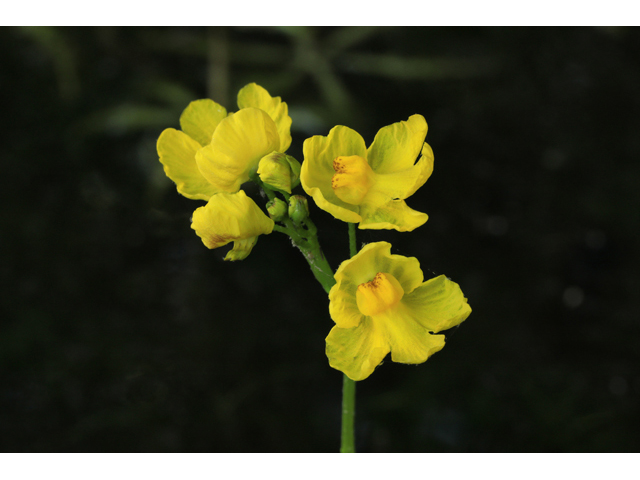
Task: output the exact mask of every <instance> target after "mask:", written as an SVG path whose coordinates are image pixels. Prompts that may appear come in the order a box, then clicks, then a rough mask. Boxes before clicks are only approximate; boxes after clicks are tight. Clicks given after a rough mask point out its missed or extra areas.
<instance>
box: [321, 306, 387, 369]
mask: <svg viewBox="0 0 640 480" xmlns="http://www.w3.org/2000/svg"><path fill="white" fill-rule="evenodd" d="M326 344H327V348H326V353H327V357H328V358H329V365H331V366H332V367H333V368H335V369H336V370H340V371H341V372H342V373H344V374H345V375H346V376H347V377H349V378H350V379H351V380H356V381H358V380H364V379H365V378H367V377H368V376H369V375H371V374H372V373H373V370H374V369H375V368H376V367H377V366H378V365H380V362H382V360H383V359H384V357H385V356H386V355H387V353H389V346H388V344H387V342H386V340H385V338H384V332H383V330H382V329H381V328H380V327H379V326H376V325H375V323H374V322H373V321H372V319H371V318H368V317H366V318H365V319H364V320H363V322H362V323H361V324H360V325H359V326H357V327H354V328H340V327H337V326H336V327H333V328H332V329H331V331H330V332H329V335H328V336H327V338H326Z"/></svg>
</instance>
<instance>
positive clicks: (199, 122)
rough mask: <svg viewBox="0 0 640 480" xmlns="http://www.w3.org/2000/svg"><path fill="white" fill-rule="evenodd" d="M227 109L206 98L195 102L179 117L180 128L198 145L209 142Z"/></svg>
mask: <svg viewBox="0 0 640 480" xmlns="http://www.w3.org/2000/svg"><path fill="white" fill-rule="evenodd" d="M226 116H227V109H226V108H224V107H223V106H222V105H219V104H217V103H216V102H214V101H213V100H209V99H208V98H205V99H202V100H195V101H193V102H191V103H190V104H189V105H188V106H187V108H185V109H184V111H183V112H182V115H180V128H181V129H182V131H183V132H184V133H186V134H187V135H189V136H190V137H191V138H193V139H194V140H195V141H196V142H198V143H199V144H200V145H203V146H204V145H207V144H209V142H211V136H212V135H213V132H214V130H215V129H216V127H217V126H218V124H219V123H220V121H221V120H222V119H223V118H225V117H226Z"/></svg>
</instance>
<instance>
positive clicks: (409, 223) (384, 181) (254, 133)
mask: <svg viewBox="0 0 640 480" xmlns="http://www.w3.org/2000/svg"><path fill="white" fill-rule="evenodd" d="M238 108H239V110H238V111H237V112H235V113H228V112H227V110H226V109H225V108H224V107H223V106H221V105H219V104H217V103H216V102H214V101H212V100H208V99H204V100H196V101H194V102H191V103H190V104H189V106H188V107H187V108H186V109H185V110H184V112H183V113H182V115H181V117H180V128H181V129H180V130H177V129H174V128H168V129H166V130H164V131H163V132H162V134H161V135H160V138H159V139H158V143H157V150H158V155H159V157H160V162H161V163H162V164H163V166H164V171H165V173H166V175H167V176H168V177H169V178H170V179H171V180H173V181H174V182H175V184H176V187H177V190H178V192H179V193H180V194H182V195H184V196H185V197H187V198H190V199H195V200H204V201H206V202H207V203H206V205H205V206H203V207H200V208H198V209H196V210H195V212H194V214H193V217H192V225H191V226H192V228H193V229H194V230H195V231H196V234H197V235H198V236H199V237H200V238H201V239H202V241H203V243H204V244H205V245H206V246H207V247H208V248H218V247H221V246H223V245H226V244H228V243H230V242H233V248H232V249H231V250H230V251H229V252H228V253H227V255H226V257H225V260H242V259H244V258H246V257H247V256H248V255H249V253H251V250H252V249H253V247H254V246H255V244H256V242H257V239H258V236H259V235H261V234H269V233H271V232H272V231H273V230H274V228H276V227H275V222H274V219H275V220H276V221H281V220H282V219H283V218H285V217H286V216H287V214H286V213H285V212H286V209H285V204H284V203H283V202H282V201H281V200H280V199H272V200H271V202H270V205H269V209H268V210H269V214H270V216H271V217H272V218H269V217H268V216H267V215H265V213H264V212H263V211H262V210H261V208H260V207H259V206H258V205H257V204H256V203H255V202H254V201H253V200H252V199H251V198H250V197H248V196H247V195H246V194H245V192H244V191H242V190H241V187H242V185H243V184H244V183H245V182H247V181H249V180H254V181H256V182H258V183H259V184H260V185H261V186H262V187H263V188H265V189H268V190H269V191H271V192H279V193H281V194H282V195H284V196H285V199H286V200H289V194H291V193H292V189H293V188H295V187H296V186H297V185H298V183H300V184H301V185H302V188H303V189H304V191H305V192H306V193H307V194H308V195H309V196H311V197H312V198H313V200H314V201H315V203H316V205H317V206H318V207H320V208H321V209H322V210H325V211H326V212H328V213H330V214H331V215H333V216H334V217H335V218H337V219H339V220H342V221H344V222H349V223H354V224H358V227H359V228H360V229H394V230H397V231H400V232H410V231H412V230H414V229H416V228H417V227H419V226H421V225H423V224H424V223H425V222H426V221H427V218H428V216H427V215H426V214H425V213H422V212H418V211H416V210H413V209H411V208H410V207H409V206H408V205H407V204H406V202H405V200H406V199H407V198H408V197H410V196H411V195H413V194H414V193H415V192H416V191H417V190H418V189H419V188H420V187H421V186H422V185H424V183H425V182H426V181H427V179H428V178H429V177H430V175H431V173H432V172H433V151H432V150H431V147H430V146H429V145H428V144H427V143H426V142H425V137H426V135H427V123H426V121H425V119H424V117H422V116H421V115H412V116H411V117H409V118H408V119H407V120H406V121H402V122H397V123H394V124H392V125H389V126H386V127H383V128H382V129H380V130H379V131H378V133H377V135H376V136H375V138H374V140H373V142H372V143H371V145H370V146H369V147H367V146H366V145H365V141H364V139H363V138H362V137H361V136H360V134H358V133H357V132H356V131H354V130H352V129H350V128H348V127H345V126H341V125H340V126H336V127H334V128H332V129H331V131H330V132H329V134H328V135H327V136H326V137H325V136H314V137H311V138H308V139H307V140H305V142H304V144H303V154H304V160H303V162H302V165H300V164H299V163H298V162H297V161H296V160H295V159H294V158H293V157H291V156H289V155H287V154H286V153H285V152H286V151H287V149H288V148H289V146H290V144H291V134H290V129H291V118H290V117H289V114H288V107H287V104H286V103H285V102H283V101H281V99H280V97H272V96H271V95H270V94H269V93H268V92H267V90H265V89H264V88H262V87H261V86H259V85H256V84H255V83H252V84H249V85H247V86H245V87H244V88H242V89H241V90H240V92H239V93H238ZM291 199H292V202H293V201H295V202H296V203H290V206H289V211H290V212H295V213H291V214H290V216H291V219H292V220H293V221H294V222H295V223H296V225H298V224H300V223H301V222H302V223H303V222H304V219H305V218H306V215H307V214H308V211H307V210H306V199H305V198H304V197H303V196H299V195H293V196H292V197H291ZM294 205H297V206H300V205H304V208H303V209H301V210H300V211H298V210H296V208H297V207H294ZM273 212H277V213H273ZM307 233H308V230H307ZM334 281H335V284H333V287H331V289H330V291H329V313H330V315H331V318H332V319H333V321H334V322H335V326H334V327H333V329H332V330H331V332H330V333H329V335H328V336H327V338H326V353H327V356H328V358H329V364H330V365H331V366H332V367H334V368H336V369H338V370H340V371H342V372H344V373H345V374H346V375H347V376H348V377H349V378H351V379H352V380H363V379H365V378H367V377H368V376H369V375H371V373H372V372H373V370H374V369H375V368H376V367H377V366H378V365H379V364H380V363H381V362H382V360H383V359H384V357H385V356H386V355H387V354H389V353H391V359H392V360H393V361H394V362H399V363H410V364H415V363H422V362H424V361H426V360H427V358H429V356H431V355H432V354H433V353H435V352H437V351H439V350H440V349H442V347H443V346H444V341H445V339H444V335H442V334H438V333H439V332H442V331H444V330H447V329H449V328H451V327H454V326H456V325H458V324H460V323H461V322H462V321H464V320H465V319H466V318H467V317H468V316H469V314H470V313H471V308H470V307H469V304H468V303H467V300H466V298H465V297H464V295H463V293H462V291H461V290H460V287H459V286H458V284H456V283H454V282H453V281H451V280H449V279H448V278H447V277H445V276H444V275H441V276H438V277H436V278H432V279H429V280H427V281H424V277H423V273H422V270H421V269H420V265H419V262H418V260H417V259H416V258H413V257H411V258H407V257H403V256H400V255H393V254H391V245H390V244H389V243H386V242H377V243H371V244H369V245H366V246H365V247H364V248H362V250H360V252H358V253H357V254H356V255H355V256H353V257H352V258H351V259H349V260H345V261H344V262H342V264H341V265H340V267H339V268H338V270H337V271H336V272H335V275H334V279H333V280H332V283H333V282H334Z"/></svg>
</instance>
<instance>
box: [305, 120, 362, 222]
mask: <svg viewBox="0 0 640 480" xmlns="http://www.w3.org/2000/svg"><path fill="white" fill-rule="evenodd" d="M302 150H303V153H304V162H303V163H302V171H301V173H300V182H301V183H302V188H304V191H305V192H307V194H308V195H310V196H312V197H313V200H314V201H315V202H316V205H318V207H320V208H321V209H323V210H325V211H326V212H329V213H330V214H331V215H333V216H334V217H336V218H337V219H339V220H342V221H343V222H351V223H358V222H360V220H361V217H360V215H359V214H358V207H357V206H355V205H350V204H348V203H346V202H344V201H342V200H341V199H340V198H338V196H337V195H336V194H335V192H334V191H333V188H331V179H332V178H333V175H334V174H335V173H336V171H335V170H334V168H333V161H334V160H335V159H336V158H337V157H339V156H351V155H358V156H360V157H364V156H365V154H366V148H365V144H364V140H363V139H362V137H361V136H360V134H359V133H358V132H356V131H355V130H352V129H350V128H348V127H344V126H342V125H339V126H337V127H334V128H332V129H331V131H330V132H329V135H328V136H326V137H323V136H320V135H316V136H314V137H311V138H308V139H306V140H305V141H304V144H303V146H302Z"/></svg>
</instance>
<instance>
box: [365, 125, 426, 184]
mask: <svg viewBox="0 0 640 480" xmlns="http://www.w3.org/2000/svg"><path fill="white" fill-rule="evenodd" d="M426 136H427V122H426V121H425V119H424V117H423V116H422V115H412V116H410V117H409V119H408V120H407V121H403V122H398V123H394V124H392V125H388V126H386V127H383V128H381V129H380V130H379V131H378V133H377V134H376V137H375V138H374V139H373V143H372V144H371V146H370V147H369V149H368V150H367V160H368V161H369V165H371V168H372V169H373V171H374V172H376V173H393V172H397V171H400V170H406V169H408V168H411V167H412V166H413V164H414V163H415V162H416V158H417V157H418V154H419V153H420V150H421V149H422V145H423V143H424V139H425V137H426Z"/></svg>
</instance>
